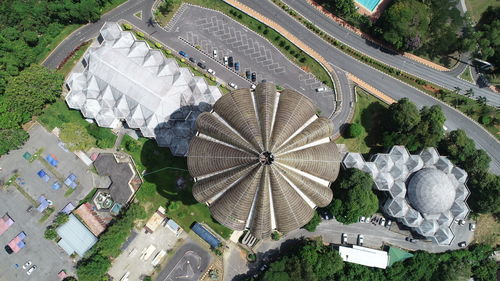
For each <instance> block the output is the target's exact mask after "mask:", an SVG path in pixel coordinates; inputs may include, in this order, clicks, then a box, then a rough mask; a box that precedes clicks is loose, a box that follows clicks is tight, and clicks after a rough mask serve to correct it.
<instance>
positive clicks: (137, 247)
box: [109, 225, 187, 280]
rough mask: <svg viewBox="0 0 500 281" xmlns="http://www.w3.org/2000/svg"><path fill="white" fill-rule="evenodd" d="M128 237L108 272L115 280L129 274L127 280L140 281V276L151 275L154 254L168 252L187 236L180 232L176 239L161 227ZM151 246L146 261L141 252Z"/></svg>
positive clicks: (166, 229)
mask: <svg viewBox="0 0 500 281" xmlns="http://www.w3.org/2000/svg"><path fill="white" fill-rule="evenodd" d="M130 237H131V238H129V241H128V243H126V245H125V246H124V248H123V250H122V254H121V255H120V256H118V257H117V258H116V259H115V261H114V262H113V265H112V267H111V269H110V270H109V274H110V275H111V276H112V277H113V278H115V280H120V279H121V278H122V277H123V276H124V275H125V274H126V273H127V272H130V274H129V276H128V279H129V280H140V279H139V278H140V276H143V275H151V274H152V273H153V272H154V266H153V265H152V264H151V262H152V260H153V259H154V257H155V256H156V254H158V253H159V252H160V251H162V250H163V251H165V252H168V251H169V250H170V249H172V248H174V247H175V246H176V245H178V244H179V243H182V242H183V241H185V240H186V238H187V234H186V233H185V232H182V233H181V234H180V235H179V237H176V236H175V234H174V233H173V232H172V231H171V230H170V229H169V228H168V227H165V226H163V225H161V226H159V227H158V228H157V229H156V230H155V232H153V233H149V234H146V233H145V231H144V230H142V231H141V232H139V233H135V234H134V235H131V236H130ZM151 245H152V246H153V247H154V248H155V250H154V251H153V252H152V254H151V255H150V257H148V258H147V259H144V258H142V257H144V256H143V255H142V252H143V251H144V250H145V249H147V248H148V247H150V246H151ZM166 259H167V256H165V257H164V258H163V262H164V261H165V260H166Z"/></svg>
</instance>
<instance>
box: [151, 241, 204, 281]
mask: <svg viewBox="0 0 500 281" xmlns="http://www.w3.org/2000/svg"><path fill="white" fill-rule="evenodd" d="M211 260H212V257H211V255H210V254H209V253H208V252H207V251H206V250H204V249H202V248H201V247H200V246H198V245H197V244H195V243H194V242H192V241H191V242H188V243H186V244H185V245H184V246H182V247H181V248H180V249H179V250H177V252H176V253H175V255H174V256H173V257H172V259H171V260H170V261H169V263H168V264H167V266H166V267H165V269H163V271H162V272H160V274H159V275H158V278H157V279H156V280H157V281H197V280H199V278H200V277H201V275H202V274H203V273H204V272H205V270H206V269H207V267H208V265H209V264H210V263H211Z"/></svg>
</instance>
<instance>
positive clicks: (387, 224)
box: [385, 220, 392, 228]
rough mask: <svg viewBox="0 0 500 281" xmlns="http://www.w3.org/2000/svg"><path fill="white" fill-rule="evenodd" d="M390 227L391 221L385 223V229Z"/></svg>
mask: <svg viewBox="0 0 500 281" xmlns="http://www.w3.org/2000/svg"><path fill="white" fill-rule="evenodd" d="M391 225H392V221H391V220H387V222H386V223H385V227H387V228H390V227H391Z"/></svg>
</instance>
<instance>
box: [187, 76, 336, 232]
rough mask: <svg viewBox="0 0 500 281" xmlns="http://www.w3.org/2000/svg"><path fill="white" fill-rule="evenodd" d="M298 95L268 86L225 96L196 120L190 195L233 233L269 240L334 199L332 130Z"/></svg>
mask: <svg viewBox="0 0 500 281" xmlns="http://www.w3.org/2000/svg"><path fill="white" fill-rule="evenodd" d="M316 113H317V108H316V106H315V105H314V104H313V102H312V101H311V100H310V99H308V98H307V97H305V96H304V95H302V94H300V93H298V92H295V91H292V90H287V89H285V90H283V91H280V92H278V91H277V90H276V86H275V85H274V84H272V83H261V84H259V85H257V88H256V89H255V91H251V90H250V89H239V90H235V91H233V92H231V93H230V94H227V95H224V96H223V97H221V98H220V99H219V100H218V101H217V102H216V103H215V104H214V111H213V112H211V113H202V114H201V115H200V116H199V117H198V120H197V123H196V125H197V128H198V134H197V136H195V137H194V138H193V139H192V140H191V143H190V146H189V153H188V168H189V172H190V173H191V175H192V176H193V177H194V178H195V180H196V183H195V185H194V186H193V195H194V197H195V198H196V200H198V201H199V202H206V203H208V204H209V205H210V211H211V212H212V215H213V217H214V218H215V219H216V220H217V221H219V222H220V223H222V224H223V225H225V226H227V227H229V228H231V229H233V230H244V229H249V230H250V232H252V234H253V235H254V236H256V237H257V238H267V237H269V236H270V234H271V232H272V230H273V229H277V230H278V231H281V232H289V231H291V230H294V229H297V228H299V227H301V226H303V225H304V224H306V223H307V222H308V221H309V220H310V219H311V218H312V216H313V215H314V208H316V207H318V206H319V207H324V206H326V205H328V204H329V203H330V201H331V200H332V197H333V195H332V191H331V189H330V183H331V182H332V181H334V180H335V179H336V178H337V175H338V172H339V167H340V155H339V153H338V150H337V146H336V145H335V143H333V142H332V141H331V140H330V136H331V135H332V133H333V128H332V127H333V124H332V123H331V121H330V120H329V119H327V118H323V117H318V116H317V114H316Z"/></svg>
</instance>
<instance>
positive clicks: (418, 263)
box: [258, 241, 497, 281]
mask: <svg viewBox="0 0 500 281" xmlns="http://www.w3.org/2000/svg"><path fill="white" fill-rule="evenodd" d="M295 248H297V250H296V251H295V252H292V253H290V254H289V255H287V256H283V257H280V258H279V259H278V260H277V261H275V262H273V263H271V265H270V266H269V269H268V270H267V271H266V272H265V273H264V274H263V275H262V276H260V277H259V278H258V280H265V281H267V280H269V281H270V280H272V281H281V280H318V281H321V280H325V281H334V280H335V281H352V280H356V281H386V280H387V281H434V280H440V281H448V280H450V281H451V280H454V281H456V280H464V281H465V280H469V278H471V277H473V278H474V280H476V281H487V280H495V279H496V278H495V276H496V270H497V265H496V262H495V261H494V260H493V259H491V258H490V256H491V254H492V253H493V249H491V247H490V246H488V245H482V244H481V245H473V246H471V247H470V248H469V249H464V250H458V251H453V252H446V253H440V254H431V253H427V252H417V253H416V254H415V256H414V257H413V258H410V259H407V260H405V261H403V262H398V263H395V264H393V265H392V266H391V267H389V268H387V269H385V270H382V269H377V268H371V267H366V266H361V265H357V264H352V263H344V262H343V261H342V259H341V258H340V256H339V255H338V252H337V250H334V249H331V248H330V247H328V246H323V245H322V244H321V243H320V242H316V241H305V242H304V245H302V246H299V247H295Z"/></svg>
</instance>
